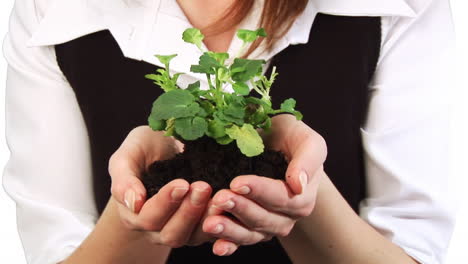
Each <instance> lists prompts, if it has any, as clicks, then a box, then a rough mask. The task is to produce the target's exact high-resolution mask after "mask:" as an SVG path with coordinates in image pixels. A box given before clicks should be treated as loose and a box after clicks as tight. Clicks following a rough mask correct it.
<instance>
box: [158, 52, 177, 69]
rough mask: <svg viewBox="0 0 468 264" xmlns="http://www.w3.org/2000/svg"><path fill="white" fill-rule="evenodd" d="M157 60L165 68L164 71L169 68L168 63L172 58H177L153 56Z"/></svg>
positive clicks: (173, 56)
mask: <svg viewBox="0 0 468 264" xmlns="http://www.w3.org/2000/svg"><path fill="white" fill-rule="evenodd" d="M154 56H155V57H156V58H158V60H159V61H160V62H161V63H162V64H164V66H166V69H168V68H169V63H170V62H171V60H172V59H173V58H175V57H176V56H177V54H172V55H154Z"/></svg>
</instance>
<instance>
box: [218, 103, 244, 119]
mask: <svg viewBox="0 0 468 264" xmlns="http://www.w3.org/2000/svg"><path fill="white" fill-rule="evenodd" d="M223 112H224V114H225V115H228V116H231V117H234V118H237V119H243V118H244V116H245V108H244V107H243V106H242V105H239V104H236V103H232V104H229V105H228V106H227V107H226V108H225V109H224V110H223Z"/></svg>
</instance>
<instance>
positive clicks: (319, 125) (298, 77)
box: [55, 14, 381, 263]
mask: <svg viewBox="0 0 468 264" xmlns="http://www.w3.org/2000/svg"><path fill="white" fill-rule="evenodd" d="M380 43H381V27H380V18H378V17H345V16H331V15H324V14H318V15H317V17H316V18H315V21H314V23H313V26H312V29H311V32H310V37H309V42H308V43H307V44H303V45H293V46H289V47H288V48H286V49H285V50H283V51H282V52H280V53H279V54H277V55H276V56H275V57H274V58H273V61H272V63H271V64H270V65H275V66H276V67H277V69H278V72H279V73H280V75H279V76H278V79H277V81H276V83H275V84H274V87H273V88H272V92H271V95H272V98H273V104H274V105H275V107H278V103H279V102H282V101H283V100H284V99H286V98H289V97H293V98H295V99H296V100H297V109H298V110H300V111H301V112H302V113H303V114H304V119H303V121H304V122H305V123H306V124H307V125H309V126H310V127H311V128H312V129H314V130H315V131H317V132H318V133H319V134H320V135H322V136H323V137H324V138H325V140H326V142H327V146H328V157H327V160H326V162H325V164H324V168H325V172H326V173H327V174H328V176H329V177H330V178H331V180H332V181H333V183H334V184H335V185H336V187H337V188H338V190H339V191H340V192H341V194H342V195H343V196H344V197H345V199H346V200H347V201H348V203H349V204H350V205H351V206H352V208H353V209H354V210H355V211H356V212H357V211H358V206H359V202H360V201H361V200H362V199H363V198H365V196H366V193H365V190H366V188H365V171H364V166H363V151H362V143H361V137H360V127H361V126H362V125H363V124H364V122H365V120H366V116H367V108H368V103H369V97H370V92H371V91H370V90H369V88H368V84H369V82H370V80H371V78H372V76H373V74H374V71H375V67H376V64H377V60H378V57H379V52H380ZM55 50H56V55H57V62H58V65H59V66H60V68H61V70H62V72H63V73H64V75H65V76H66V78H67V79H68V81H69V82H70V84H71V86H72V87H73V89H74V91H75V94H76V98H77V100H78V103H79V105H80V108H81V111H82V114H83V117H84V120H85V123H86V126H87V130H88V134H89V139H90V144H91V155H92V162H93V177H94V186H93V188H94V194H95V200H96V204H97V208H98V210H99V213H102V211H103V209H104V207H105V205H106V203H107V201H108V199H109V197H110V184H111V181H110V175H109V173H108V161H109V158H110V156H111V155H112V153H114V152H115V151H116V150H117V148H118V147H119V146H120V144H121V143H122V141H123V140H124V139H125V137H126V136H127V134H128V133H129V132H130V131H131V130H132V129H133V128H135V127H137V126H139V125H146V124H147V117H148V115H149V113H150V109H151V105H152V103H153V101H154V100H155V99H156V98H157V97H158V96H159V95H160V94H161V92H162V90H161V89H159V88H157V87H155V86H154V84H153V83H152V82H151V81H149V80H147V79H145V78H144V77H143V76H144V75H145V74H147V73H151V72H153V71H154V70H155V67H156V66H155V65H152V64H149V63H147V62H144V61H137V60H133V59H130V58H126V57H124V56H123V54H122V52H121V50H120V49H119V46H118V44H117V42H116V41H115V40H114V39H113V37H112V35H111V34H110V32H109V31H107V30H105V31H100V32H96V33H93V34H89V35H86V36H83V37H80V38H77V39H74V40H72V41H69V42H67V43H63V44H60V45H56V46H55ZM176 52H177V51H174V53H176ZM270 70H271V69H270ZM211 252H212V251H211V245H210V244H205V245H202V246H200V247H182V248H179V249H174V250H172V253H171V255H170V257H169V260H168V263H241V262H242V263H259V262H261V263H291V262H290V260H289V258H288V256H287V255H286V253H285V251H284V250H283V248H282V247H281V245H280V244H279V242H278V241H277V239H273V240H271V241H269V242H264V243H259V244H257V245H253V246H242V247H240V248H239V250H238V251H237V252H236V253H235V254H233V255H232V256H230V257H216V256H214V255H213V254H212V253H211Z"/></svg>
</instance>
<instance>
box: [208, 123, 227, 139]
mask: <svg viewBox="0 0 468 264" xmlns="http://www.w3.org/2000/svg"><path fill="white" fill-rule="evenodd" d="M225 126H226V124H225V123H223V122H221V121H219V120H218V119H214V120H211V121H210V122H209V123H208V130H207V131H206V135H207V136H209V137H212V138H220V137H224V136H225V135H226V131H225V130H226V127H225Z"/></svg>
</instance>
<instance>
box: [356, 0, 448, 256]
mask: <svg viewBox="0 0 468 264" xmlns="http://www.w3.org/2000/svg"><path fill="white" fill-rule="evenodd" d="M408 2H409V4H411V5H413V7H414V8H415V9H416V10H418V12H417V16H416V17H413V18H408V17H384V18H383V19H382V29H383V39H382V50H381V55H380V59H379V62H378V66H377V70H376V73H375V76H374V79H373V80H372V82H371V90H372V92H371V99H370V106H369V116H368V119H367V123H366V125H365V126H364V127H363V128H361V135H362V139H363V147H364V153H365V167H366V172H367V178H368V180H367V184H368V196H367V199H365V200H364V201H363V202H362V203H361V206H360V209H361V211H360V212H361V217H362V218H363V219H365V220H366V221H367V222H368V223H369V224H371V225H372V226H373V227H374V228H376V229H377V230H378V231H379V232H380V233H382V234H383V235H385V236H386V237H387V238H388V239H390V240H391V241H392V242H394V243H395V244H397V245H399V246H400V247H402V248H403V249H404V250H405V251H406V253H407V254H408V255H410V256H412V257H413V258H414V259H416V260H418V261H419V262H421V263H424V264H432V263H442V262H443V259H444V257H445V253H446V250H447V247H448V244H449V241H450V238H451V235H452V231H453V228H454V222H455V219H454V218H455V217H454V209H455V208H453V206H452V204H453V197H452V196H451V195H450V193H451V191H450V190H449V184H450V182H449V152H448V151H449V132H450V131H449V121H450V115H449V112H450V108H449V98H450V97H449V95H450V89H451V83H450V82H451V67H452V62H453V50H454V49H453V46H454V32H453V31H454V30H453V23H452V19H451V13H450V7H449V3H448V1H447V0H433V1H408Z"/></svg>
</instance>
